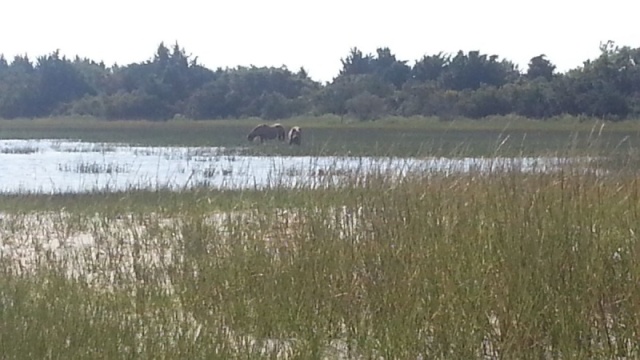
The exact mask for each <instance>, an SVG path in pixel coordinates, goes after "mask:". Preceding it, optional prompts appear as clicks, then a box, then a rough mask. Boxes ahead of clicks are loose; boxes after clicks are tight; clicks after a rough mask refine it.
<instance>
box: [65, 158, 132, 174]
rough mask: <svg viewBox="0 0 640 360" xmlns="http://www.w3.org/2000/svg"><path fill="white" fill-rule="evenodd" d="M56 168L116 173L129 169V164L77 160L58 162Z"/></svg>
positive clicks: (66, 170) (69, 170)
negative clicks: (76, 161)
mask: <svg viewBox="0 0 640 360" xmlns="http://www.w3.org/2000/svg"><path fill="white" fill-rule="evenodd" d="M58 170H60V171H65V172H75V173H79V174H117V173H126V172H128V171H129V166H127V165H126V164H119V163H101V162H97V161H93V162H84V161H83V162H78V163H74V164H58Z"/></svg>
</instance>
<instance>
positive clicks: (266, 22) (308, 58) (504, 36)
mask: <svg viewBox="0 0 640 360" xmlns="http://www.w3.org/2000/svg"><path fill="white" fill-rule="evenodd" d="M638 10H640V1H633V0H607V1H598V2H596V1H570V0H554V1H552V0H538V1H526V2H525V1H518V0H511V1H509V0H482V1H481V0H449V1H446V0H440V1H426V0H425V1H410V0H393V1H390V0H389V1H384V2H383V1H375V0H370V1H361V0H340V1H339V0H323V1H304V0H298V1H294V0H271V1H268V0H262V1H260V0H234V1H220V0H219V1H213V0H212V1H197V0H175V1H164V0H158V1H147V0H144V1H143V0H109V1H94V0H31V1H29V0H2V9H1V12H0V53H2V54H4V55H5V57H6V58H7V60H9V61H11V59H12V58H13V56H14V55H16V54H25V53H26V54H28V55H29V56H30V58H31V59H35V58H36V57H37V56H39V55H44V54H47V53H50V52H52V51H54V50H56V49H60V52H61V53H62V54H65V55H67V56H75V55H76V54H77V55H80V56H81V57H88V58H90V59H93V60H96V61H100V60H102V61H104V62H105V63H106V64H107V65H112V64H113V63H114V62H117V63H118V64H120V65H126V64H129V63H132V62H141V61H144V60H147V59H150V58H151V57H152V56H153V54H154V52H155V50H156V48H157V46H158V45H159V44H160V42H162V41H164V42H165V44H167V45H172V44H174V43H175V42H176V41H177V42H178V43H179V44H180V46H181V47H184V48H185V50H186V51H187V53H191V54H193V55H197V56H198V59H199V62H200V63H201V64H203V65H205V66H207V67H209V68H211V69H215V68H217V67H227V66H228V67H235V66H238V65H251V64H253V65H256V66H280V65H286V66H287V67H288V68H289V69H291V70H294V71H295V70H297V69H298V68H300V66H304V67H305V69H307V71H308V72H309V75H310V76H311V77H312V78H314V79H316V80H320V81H330V80H331V79H332V78H333V77H334V76H336V75H337V74H338V71H339V69H340V67H341V64H340V58H343V57H345V56H347V54H348V53H349V49H350V48H351V47H354V46H355V47H358V48H359V49H361V50H362V51H363V52H365V53H374V52H375V50H376V48H378V47H389V48H390V49H391V51H392V52H393V53H395V54H396V56H397V57H398V58H399V59H402V60H408V61H409V64H413V63H414V61H415V60H417V59H419V58H421V57H422V56H423V55H425V54H435V53H438V52H440V51H443V52H445V53H455V52H457V51H458V50H463V51H465V52H466V51H469V50H480V51H481V52H482V53H487V54H496V55H499V56H500V58H507V59H509V60H512V61H514V62H515V63H516V64H518V65H519V66H520V68H521V69H526V66H527V63H528V61H529V59H530V58H531V57H533V56H536V55H539V54H542V53H544V54H546V55H547V57H548V59H549V60H551V61H552V62H553V63H554V64H555V65H556V66H557V67H558V70H560V71H566V70H567V69H571V68H575V67H578V66H580V65H582V62H583V61H584V60H586V59H590V58H594V57H596V56H597V55H598V53H599V50H598V45H599V43H600V42H605V41H606V40H613V41H615V42H616V44H618V45H629V46H632V47H640V22H638V20H637V19H638V15H637V14H638V13H639V11H638Z"/></svg>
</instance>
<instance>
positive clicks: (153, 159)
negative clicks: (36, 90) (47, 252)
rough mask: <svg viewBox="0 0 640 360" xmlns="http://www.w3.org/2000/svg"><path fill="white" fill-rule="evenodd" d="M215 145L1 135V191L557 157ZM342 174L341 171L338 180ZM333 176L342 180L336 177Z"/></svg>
mask: <svg viewBox="0 0 640 360" xmlns="http://www.w3.org/2000/svg"><path fill="white" fill-rule="evenodd" d="M227 150H229V149H224V148H216V147H147V146H129V145H127V144H101V143H89V142H81V141H74V140H48V139H39V140H0V192H3V193H18V192H30V193H79V192H88V191H119V190H127V189H142V188H147V189H154V188H161V187H163V188H171V189H179V188H186V187H191V186H195V185H199V186H202V185H206V186H210V187H215V188H263V187H266V186H276V185H285V186H294V185H299V184H302V183H304V184H309V183H312V182H315V181H317V179H318V176H317V174H318V173H319V172H320V173H322V174H324V175H327V174H332V175H344V174H347V173H353V172H357V173H369V172H372V171H392V172H393V173H394V174H397V175H402V174H404V173H406V172H407V171H409V170H420V171H437V172H458V171H462V172H464V171H469V170H471V169H474V170H480V171H487V170H489V169H496V168H504V167H516V168H518V169H520V170H522V171H549V170H552V169H554V168H556V167H557V165H558V163H561V162H563V161H564V160H563V159H559V158H455V159H454V158H428V159H415V158H381V157H357V158H355V157H333V156H325V157H309V156H296V157H290V156H288V157H284V156H242V155H228V154H229V151H227ZM338 177H339V176H335V178H338ZM333 180H334V181H335V180H336V179H333Z"/></svg>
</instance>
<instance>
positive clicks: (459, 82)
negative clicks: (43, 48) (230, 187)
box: [0, 41, 640, 120]
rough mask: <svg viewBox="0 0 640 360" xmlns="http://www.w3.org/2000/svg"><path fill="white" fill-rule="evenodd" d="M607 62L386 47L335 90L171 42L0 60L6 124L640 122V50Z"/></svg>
mask: <svg viewBox="0 0 640 360" xmlns="http://www.w3.org/2000/svg"><path fill="white" fill-rule="evenodd" d="M600 50H601V54H600V56H599V57H598V58H596V59H594V60H587V61H585V62H584V63H583V65H582V66H580V67H578V68H576V69H572V70H570V71H567V72H566V73H558V72H557V71H556V68H555V65H553V63H552V62H551V61H550V60H548V59H547V58H546V56H545V55H544V54H542V55H538V56H535V57H533V58H532V59H531V60H530V62H529V65H528V68H527V69H526V70H525V71H521V70H520V69H518V67H517V66H516V65H514V64H513V63H512V62H511V61H508V60H505V59H499V57H498V56H497V55H487V54H482V53H480V52H479V51H469V52H467V53H465V52H463V51H459V52H458V53H457V54H455V55H451V54H443V53H439V54H434V55H426V56H424V57H423V58H421V59H419V60H417V61H415V63H414V64H413V65H409V64H407V61H404V60H399V59H397V58H396V56H395V55H394V54H393V53H392V52H391V50H390V49H389V48H380V49H377V51H376V54H363V53H362V51H360V50H359V49H357V48H353V49H351V50H350V52H349V54H348V55H347V56H346V57H345V58H344V59H341V62H342V69H341V70H340V72H339V74H338V75H337V76H336V77H335V78H334V79H333V80H332V81H331V82H329V83H326V84H321V83H319V82H317V81H314V80H313V79H311V78H310V77H309V76H308V74H307V72H306V71H305V69H304V68H301V69H300V70H299V71H297V72H293V71H290V70H289V69H287V68H286V67H284V66H283V67H280V68H274V67H270V68H267V67H255V66H251V67H236V68H227V69H220V68H218V69H217V70H215V71H214V70H211V69H208V68H206V67H204V66H202V65H200V64H198V61H197V57H193V58H192V57H191V56H190V55H187V53H186V52H185V50H184V49H182V48H180V46H179V45H178V44H175V45H174V46H173V47H172V48H167V47H166V46H165V45H164V44H160V45H159V46H158V49H157V51H156V53H155V54H154V56H153V58H151V59H150V60H147V61H145V62H142V63H133V64H130V65H127V66H119V65H113V66H111V67H108V66H106V65H105V64H104V63H103V62H96V61H93V60H90V59H86V58H80V57H77V56H76V58H75V59H68V58H66V57H64V56H60V54H59V52H58V51H55V52H53V53H51V54H49V55H46V56H41V57H38V58H37V59H36V60H35V61H32V60H31V59H30V58H29V57H28V56H27V55H23V56H16V57H14V59H13V60H12V61H11V62H9V61H7V60H6V58H5V57H4V56H2V55H0V117H1V118H17V117H42V116H51V115H89V116H95V117H99V118H107V119H142V118H144V119H158V120H162V119H170V118H182V117H185V118H192V119H216V118H239V117H253V116H255V117H261V118H264V119H276V118H287V117H291V116H296V115H304V114H326V113H331V114H337V115H341V116H343V115H346V116H350V117H354V118H358V119H361V120H371V119H375V118H378V117H381V116H385V115H401V116H412V115H426V116H440V117H442V118H451V117H454V116H464V117H470V118H482V117H484V116H488V115H500V114H510V113H513V114H518V115H522V116H526V117H531V118H541V119H544V118H549V117H552V116H556V115H560V114H571V115H586V116H595V117H600V118H606V119H613V120H617V119H623V118H626V117H629V116H637V115H640V65H639V63H640V48H630V47H628V46H624V47H618V46H616V45H615V44H614V43H613V42H611V41H610V42H607V43H606V44H602V45H601V46H600Z"/></svg>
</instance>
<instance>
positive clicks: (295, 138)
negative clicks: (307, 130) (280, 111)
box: [289, 126, 302, 145]
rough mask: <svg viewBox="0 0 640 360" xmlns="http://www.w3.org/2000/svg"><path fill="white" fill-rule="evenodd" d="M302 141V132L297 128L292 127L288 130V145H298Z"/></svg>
mask: <svg viewBox="0 0 640 360" xmlns="http://www.w3.org/2000/svg"><path fill="white" fill-rule="evenodd" d="M301 140H302V130H300V127H299V126H294V127H292V128H291V130H289V145H294V144H295V145H300V141H301Z"/></svg>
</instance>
